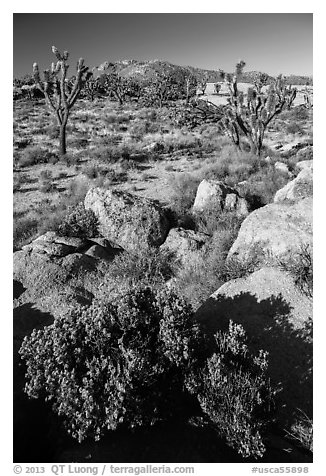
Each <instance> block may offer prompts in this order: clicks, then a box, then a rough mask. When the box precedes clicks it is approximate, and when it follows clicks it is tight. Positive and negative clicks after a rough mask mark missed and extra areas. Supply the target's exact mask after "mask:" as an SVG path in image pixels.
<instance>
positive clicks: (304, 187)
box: [274, 166, 313, 203]
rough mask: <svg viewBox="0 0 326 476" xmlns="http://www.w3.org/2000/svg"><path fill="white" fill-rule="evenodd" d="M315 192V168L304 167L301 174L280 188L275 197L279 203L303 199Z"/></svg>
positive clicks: (275, 200)
mask: <svg viewBox="0 0 326 476" xmlns="http://www.w3.org/2000/svg"><path fill="white" fill-rule="evenodd" d="M312 193H313V170H312V166H306V167H304V168H303V169H302V170H301V172H300V173H299V175H298V176H297V177H296V178H295V179H294V180H291V182H289V183H287V184H286V185H285V187H283V188H281V189H280V190H278V191H277V192H276V194H275V197H274V202H275V203H279V202H283V201H285V200H301V199H302V198H307V197H312Z"/></svg>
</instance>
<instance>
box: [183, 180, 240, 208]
mask: <svg viewBox="0 0 326 476" xmlns="http://www.w3.org/2000/svg"><path fill="white" fill-rule="evenodd" d="M210 208H213V209H214V210H217V211H218V210H220V211H223V210H228V211H234V212H236V213H238V214H239V215H248V205H247V201H246V200H245V199H244V198H242V197H240V195H239V193H238V192H237V190H235V189H234V188H232V187H229V186H228V185H226V184H225V183H223V182H221V181H219V180H206V179H204V180H202V181H201V182H200V184H199V185H198V189H197V194H196V198H195V202H194V204H193V207H192V209H193V211H194V212H202V211H204V210H205V209H210Z"/></svg>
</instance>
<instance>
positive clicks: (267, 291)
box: [196, 267, 312, 424]
mask: <svg viewBox="0 0 326 476" xmlns="http://www.w3.org/2000/svg"><path fill="white" fill-rule="evenodd" d="M311 318H312V299H311V298H309V297H308V296H307V295H305V294H304V293H302V292H301V291H300V289H299V288H298V287H297V286H296V284H295V281H294V279H293V277H292V276H291V275H289V274H288V273H287V272H285V271H281V270H280V269H276V268H267V267H264V268H262V269H260V270H259V271H256V272H254V273H252V274H251V275H249V276H248V277H245V278H239V279H234V280H232V281H229V282H227V283H226V284H224V285H223V286H221V287H220V288H219V289H218V290H217V291H216V292H215V293H214V294H212V295H211V296H210V298H209V299H208V300H207V301H206V302H205V303H204V304H203V305H202V306H201V307H200V308H199V309H198V310H197V312H196V319H197V321H198V322H199V323H200V325H201V326H202V328H203V330H204V331H205V333H206V335H207V336H208V342H209V341H210V339H212V340H211V342H212V345H213V335H214V334H215V333H216V331H218V330H222V331H226V330H227V329H228V326H229V321H230V320H232V321H233V322H235V323H239V324H241V325H242V326H243V327H244V329H245V331H246V333H247V335H248V338H249V347H250V348H251V349H252V350H253V351H255V352H257V351H258V350H259V349H263V350H266V351H268V353H269V356H268V360H269V368H268V373H269V376H270V378H271V381H272V383H273V385H274V386H276V387H278V388H279V389H280V393H279V395H278V403H279V405H278V409H277V414H278V417H279V419H280V421H281V422H282V423H285V422H287V423H288V424H291V423H293V421H294V418H295V417H294V415H295V412H296V409H297V408H299V409H301V410H303V411H304V412H305V413H306V414H307V415H308V416H309V417H311V416H312V325H311V323H312V320H311Z"/></svg>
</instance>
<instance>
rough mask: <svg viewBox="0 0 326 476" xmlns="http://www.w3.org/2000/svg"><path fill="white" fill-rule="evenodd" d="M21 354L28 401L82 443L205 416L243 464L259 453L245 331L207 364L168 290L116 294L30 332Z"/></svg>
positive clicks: (184, 309) (254, 366)
mask: <svg viewBox="0 0 326 476" xmlns="http://www.w3.org/2000/svg"><path fill="white" fill-rule="evenodd" d="M20 354H21V356H22V358H23V359H24V360H25V361H26V366H27V373H26V378H27V383H26V385H25V391H26V393H27V394H28V395H29V397H31V398H38V397H41V398H45V400H47V401H50V402H52V408H53V410H54V412H55V413H57V414H58V415H60V416H62V417H63V420H64V422H65V425H66V428H67V430H68V432H69V433H70V434H71V435H72V436H73V437H74V438H76V439H78V441H79V442H81V441H82V440H84V439H85V438H87V437H91V438H94V439H95V440H98V439H100V437H101V436H103V435H104V434H105V433H106V431H107V430H115V429H117V428H119V427H121V428H134V427H139V426H142V427H146V426H150V425H153V424H155V423H156V422H160V421H167V420H170V421H187V420H188V419H189V418H190V417H191V416H192V415H195V416H198V415H199V416H201V415H202V417H203V420H204V424H208V425H209V426H213V428H215V430H216V431H217V433H218V435H219V437H223V438H225V439H226V441H227V442H228V444H229V445H230V446H232V447H234V448H236V450H237V451H238V452H239V453H240V454H241V455H243V456H245V457H247V456H254V457H260V456H261V455H262V454H263V452H264V445H263V441H262V435H261V433H260V430H263V429H264V425H265V423H266V422H267V419H268V417H269V414H268V410H269V403H270V399H271V396H272V392H271V390H270V388H269V385H268V382H267V380H266V377H265V371H266V367H267V361H266V355H265V354H264V353H263V352H262V351H261V352H260V354H259V355H258V356H257V357H254V356H252V355H250V353H249V352H248V349H247V346H246V343H245V335H244V331H243V329H242V327H241V326H236V325H232V324H230V329H229V331H228V332H226V333H218V334H217V335H216V351H215V353H214V354H213V355H212V356H211V357H209V355H210V354H208V348H207V345H206V339H204V338H203V336H202V334H201V332H200V331H199V329H198V327H197V325H196V324H195V321H194V316H193V311H192V309H191V307H190V306H189V305H187V304H186V302H185V301H183V300H182V299H181V298H180V297H178V296H177V295H176V294H175V292H174V291H172V290H167V289H161V290H156V289H154V288H150V287H144V286H143V287H140V286H137V287H134V288H130V287H129V288H125V289H123V290H120V292H118V293H113V294H112V295H111V297H110V300H108V299H102V300H101V299H99V300H97V301H95V302H93V304H92V305H91V306H90V307H88V308H79V309H75V310H74V311H72V312H70V313H69V314H66V315H63V316H62V317H61V318H57V319H56V320H55V322H54V323H53V324H52V325H51V326H48V327H45V328H44V329H42V330H34V331H33V333H32V334H31V336H29V337H26V338H25V339H24V341H23V344H22V347H21V349H20ZM201 411H202V413H201Z"/></svg>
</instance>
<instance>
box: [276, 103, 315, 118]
mask: <svg viewBox="0 0 326 476" xmlns="http://www.w3.org/2000/svg"><path fill="white" fill-rule="evenodd" d="M309 117H310V113H309V110H308V109H307V108H306V107H304V106H302V105H299V106H295V107H292V108H291V109H288V110H285V111H282V112H281V114H280V115H279V117H278V119H279V120H289V121H291V122H306V121H307V120H308V119H309Z"/></svg>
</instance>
